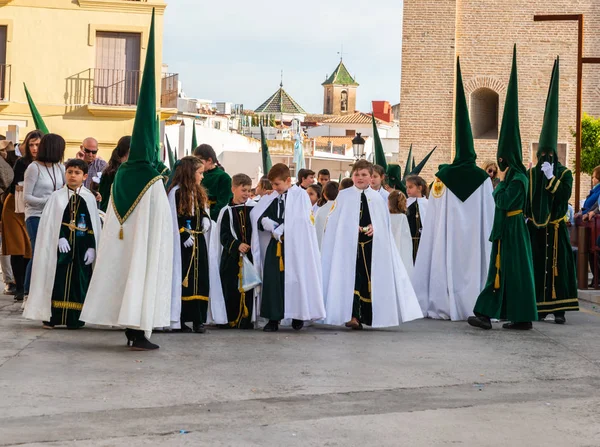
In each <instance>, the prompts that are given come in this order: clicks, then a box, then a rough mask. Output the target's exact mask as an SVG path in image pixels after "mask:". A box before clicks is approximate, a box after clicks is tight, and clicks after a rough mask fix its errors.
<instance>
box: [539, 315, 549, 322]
mask: <svg viewBox="0 0 600 447" xmlns="http://www.w3.org/2000/svg"><path fill="white" fill-rule="evenodd" d="M547 316H548V315H546V314H544V315H541V314H538V321H544V320H545V319H546V317H547Z"/></svg>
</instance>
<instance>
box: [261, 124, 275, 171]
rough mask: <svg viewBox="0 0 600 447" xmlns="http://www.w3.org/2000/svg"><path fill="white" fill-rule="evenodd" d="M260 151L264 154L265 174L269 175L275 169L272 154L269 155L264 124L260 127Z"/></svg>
mask: <svg viewBox="0 0 600 447" xmlns="http://www.w3.org/2000/svg"><path fill="white" fill-rule="evenodd" d="M260 150H261V152H262V164H263V174H264V175H268V174H269V171H270V170H271V168H272V167H273V162H271V154H270V153H269V146H268V145H267V139H266V138H265V130H264V129H263V126H262V124H261V125H260Z"/></svg>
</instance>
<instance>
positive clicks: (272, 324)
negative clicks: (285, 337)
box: [263, 320, 279, 332]
mask: <svg viewBox="0 0 600 447" xmlns="http://www.w3.org/2000/svg"><path fill="white" fill-rule="evenodd" d="M278 330H279V321H275V320H269V322H268V323H267V325H266V326H265V327H264V328H263V331H264V332H277V331H278Z"/></svg>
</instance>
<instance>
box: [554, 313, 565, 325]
mask: <svg viewBox="0 0 600 447" xmlns="http://www.w3.org/2000/svg"><path fill="white" fill-rule="evenodd" d="M554 322H555V323H556V324H565V323H566V322H567V319H566V318H565V316H564V315H555V316H554Z"/></svg>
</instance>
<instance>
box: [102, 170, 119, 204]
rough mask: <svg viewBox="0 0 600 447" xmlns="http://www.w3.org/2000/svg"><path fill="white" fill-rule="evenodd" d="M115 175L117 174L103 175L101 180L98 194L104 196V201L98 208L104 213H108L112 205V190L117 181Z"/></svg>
mask: <svg viewBox="0 0 600 447" xmlns="http://www.w3.org/2000/svg"><path fill="white" fill-rule="evenodd" d="M115 174H116V172H115V173H113V174H109V175H103V176H102V177H101V178H100V185H98V193H100V196H102V200H101V201H100V204H99V205H98V208H99V209H100V210H102V211H104V212H106V210H107V209H108V205H109V203H110V190H111V188H112V184H113V182H114V180H115Z"/></svg>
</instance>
